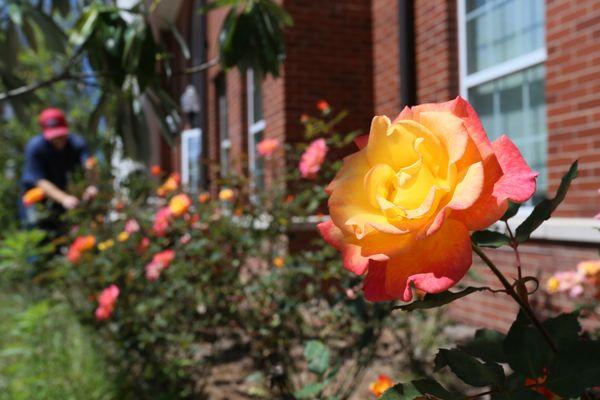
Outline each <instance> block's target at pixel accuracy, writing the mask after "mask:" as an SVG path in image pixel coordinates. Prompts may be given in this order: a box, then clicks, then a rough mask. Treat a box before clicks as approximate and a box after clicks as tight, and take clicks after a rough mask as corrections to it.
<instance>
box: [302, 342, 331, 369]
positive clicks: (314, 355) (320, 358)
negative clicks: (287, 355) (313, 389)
mask: <svg viewBox="0 0 600 400" xmlns="http://www.w3.org/2000/svg"><path fill="white" fill-rule="evenodd" d="M304 358H306V361H307V362H308V369H309V370H310V371H311V372H314V373H315V374H319V375H322V374H324V373H325V371H327V368H329V348H328V347H327V346H326V345H325V344H324V343H323V342H321V341H318V340H309V341H308V342H307V343H306V345H305V346H304Z"/></svg>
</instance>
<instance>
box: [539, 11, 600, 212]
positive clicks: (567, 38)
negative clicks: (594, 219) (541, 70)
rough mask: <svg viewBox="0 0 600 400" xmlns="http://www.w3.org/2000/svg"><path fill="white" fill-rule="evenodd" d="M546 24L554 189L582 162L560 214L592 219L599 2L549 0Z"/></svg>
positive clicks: (597, 153)
mask: <svg viewBox="0 0 600 400" xmlns="http://www.w3.org/2000/svg"><path fill="white" fill-rule="evenodd" d="M546 19H547V23H546V45H547V49H548V60H547V62H546V97H547V107H548V178H549V184H550V190H551V191H552V190H555V189H556V187H557V186H558V184H559V181H560V177H561V176H562V174H563V173H564V172H565V171H566V170H567V169H568V167H569V165H570V163H571V162H572V161H573V160H574V159H575V158H579V160H580V174H579V178H578V179H577V180H576V181H575V182H574V184H573V189H572V191H571V192H570V193H569V195H568V197H567V200H566V201H565V202H564V203H563V204H562V205H561V207H560V213H561V214H562V215H564V216H586V217H591V216H593V215H595V214H596V213H597V212H598V210H600V196H598V192H597V191H598V188H600V96H599V95H598V93H600V2H598V1H596V0H581V1H547V4H546Z"/></svg>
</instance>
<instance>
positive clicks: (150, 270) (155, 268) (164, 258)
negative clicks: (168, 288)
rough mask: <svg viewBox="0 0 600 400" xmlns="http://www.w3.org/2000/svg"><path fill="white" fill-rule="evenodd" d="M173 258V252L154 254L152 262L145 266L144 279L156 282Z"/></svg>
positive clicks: (166, 251) (165, 251)
mask: <svg viewBox="0 0 600 400" xmlns="http://www.w3.org/2000/svg"><path fill="white" fill-rule="evenodd" d="M174 258H175V251H173V250H163V251H161V252H159V253H156V254H155V255H154V257H152V261H150V263H149V264H148V265H146V279H148V280H149V281H155V280H157V279H158V278H159V277H160V274H161V272H162V271H163V269H165V268H168V267H169V265H170V264H171V261H173V259H174Z"/></svg>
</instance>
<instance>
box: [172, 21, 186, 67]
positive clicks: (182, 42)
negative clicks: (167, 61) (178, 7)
mask: <svg viewBox="0 0 600 400" xmlns="http://www.w3.org/2000/svg"><path fill="white" fill-rule="evenodd" d="M167 25H168V27H169V30H170V31H171V33H172V34H173V37H174V38H175V40H176V41H177V44H178V45H179V49H180V50H181V54H183V57H184V58H185V59H186V60H189V59H190V56H191V54H190V49H189V47H188V45H187V43H186V41H185V39H184V38H183V36H181V32H179V29H177V27H176V26H175V24H173V23H172V22H170V21H167Z"/></svg>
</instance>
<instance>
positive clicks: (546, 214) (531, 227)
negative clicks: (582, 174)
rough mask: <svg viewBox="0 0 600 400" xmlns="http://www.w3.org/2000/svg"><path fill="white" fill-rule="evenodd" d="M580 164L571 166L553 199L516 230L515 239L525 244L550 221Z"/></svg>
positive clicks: (575, 163)
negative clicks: (541, 226) (546, 221)
mask: <svg viewBox="0 0 600 400" xmlns="http://www.w3.org/2000/svg"><path fill="white" fill-rule="evenodd" d="M577 166H578V162H577V161H575V162H574V163H573V164H571V168H569V171H568V172H567V173H566V174H565V175H564V176H563V177H562V179H561V181H560V186H559V187H558V190H557V191H556V195H555V196H554V198H553V199H545V200H543V201H542V202H541V203H540V204H538V205H537V206H535V208H534V209H533V211H532V212H531V214H530V215H529V216H528V217H527V218H526V219H525V221H523V222H522V223H521V225H519V227H518V228H517V230H516V233H515V238H516V239H517V241H519V242H525V241H527V240H528V239H529V237H530V236H531V234H532V233H533V231H535V230H536V229H537V228H538V227H539V226H540V225H541V224H542V223H543V222H544V221H545V220H547V219H550V217H551V216H552V213H553V212H554V210H556V208H557V207H558V206H559V205H560V203H562V201H563V200H564V199H565V196H566V195H567V192H568V190H569V186H570V185H571V181H573V179H575V178H576V177H577Z"/></svg>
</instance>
